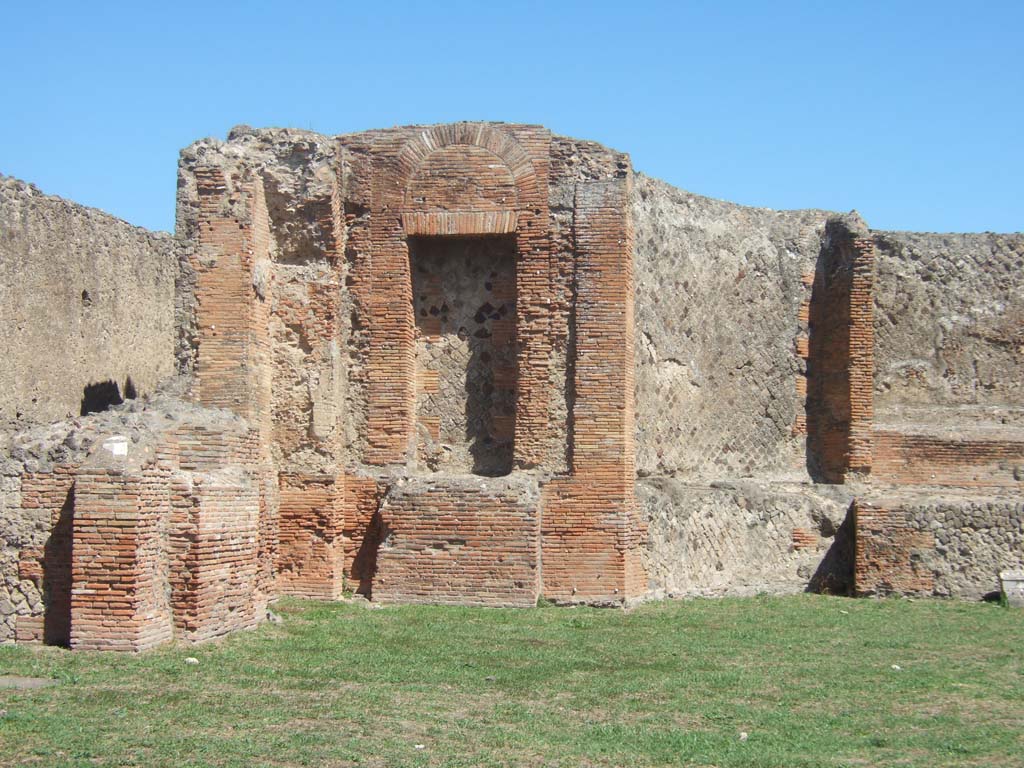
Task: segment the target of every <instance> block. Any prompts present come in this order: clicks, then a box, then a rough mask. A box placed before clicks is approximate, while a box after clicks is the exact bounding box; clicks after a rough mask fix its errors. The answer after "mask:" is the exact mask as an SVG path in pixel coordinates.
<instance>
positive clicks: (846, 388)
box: [798, 219, 874, 483]
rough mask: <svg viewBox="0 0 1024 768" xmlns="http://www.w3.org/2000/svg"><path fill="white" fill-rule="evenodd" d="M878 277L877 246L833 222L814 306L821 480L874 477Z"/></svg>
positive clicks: (815, 441)
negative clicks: (874, 295) (875, 282)
mask: <svg viewBox="0 0 1024 768" xmlns="http://www.w3.org/2000/svg"><path fill="white" fill-rule="evenodd" d="M873 274H874V243H873V241H872V240H871V239H870V238H869V237H866V236H863V233H859V232H858V231H857V230H856V229H855V228H851V225H850V224H848V223H847V222H846V221H844V220H842V219H832V220H830V221H829V223H828V226H827V227H826V239H825V244H824V245H823V248H822V254H821V257H820V258H819V260H818V266H817V271H816V275H815V281H814V286H813V288H812V293H811V300H810V307H809V334H810V338H809V342H808V361H807V371H808V381H807V408H806V429H807V435H808V440H807V451H808V463H809V466H810V468H811V473H812V476H813V477H814V478H815V479H816V480H819V481H824V482H829V483H841V482H844V480H845V479H846V478H847V475H848V474H851V473H852V474H866V473H868V472H870V471H871V449H872V438H871V424H872V421H873V418H874V415H873V405H872V403H873V392H874V383H873V379H872V377H873V373H874V363H873V351H872V350H873V344H874V329H873V324H872V323H873V319H872V312H873V300H872V291H873ZM798 348H799V346H798Z"/></svg>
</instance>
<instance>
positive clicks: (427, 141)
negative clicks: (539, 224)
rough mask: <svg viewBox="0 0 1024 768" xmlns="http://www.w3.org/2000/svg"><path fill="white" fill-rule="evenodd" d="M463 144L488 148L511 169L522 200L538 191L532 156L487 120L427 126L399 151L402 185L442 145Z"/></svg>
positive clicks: (398, 166)
mask: <svg viewBox="0 0 1024 768" xmlns="http://www.w3.org/2000/svg"><path fill="white" fill-rule="evenodd" d="M454 144H462V145H466V146H472V147H480V148H482V149H486V150H487V151H488V152H490V153H491V154H492V155H495V156H496V157H497V158H499V159H500V160H501V161H502V162H503V163H504V164H505V165H506V166H507V167H508V169H509V172H510V173H511V174H512V178H513V180H514V181H515V185H516V189H517V190H518V192H519V199H520V200H528V199H531V198H532V197H533V196H534V195H535V194H536V192H537V173H536V170H535V169H534V167H533V162H532V161H531V160H530V156H529V155H528V154H527V153H526V151H525V150H524V149H523V148H522V146H520V144H519V142H517V141H516V140H515V139H514V138H512V136H510V135H509V134H507V133H506V132H505V131H502V130H500V129H498V128H495V127H494V126H491V125H487V124H485V123H449V124H447V125H434V126H431V127H429V128H424V129H423V130H422V131H420V132H419V133H418V134H417V135H416V136H415V137H414V138H412V139H410V140H409V141H408V142H407V143H406V144H405V146H403V147H402V150H401V151H400V152H399V154H398V163H397V171H398V177H399V180H400V182H401V186H402V189H404V188H405V186H406V185H407V184H408V183H409V180H410V179H411V178H412V177H413V174H415V173H416V171H417V169H418V168H419V167H420V166H421V164H422V163H423V161H424V160H426V159H427V157H428V156H430V155H431V154H433V153H434V152H436V151H437V150H439V149H444V148H445V147H449V146H452V145H454Z"/></svg>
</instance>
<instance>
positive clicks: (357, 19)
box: [0, 0, 1024, 231]
mask: <svg viewBox="0 0 1024 768" xmlns="http://www.w3.org/2000/svg"><path fill="white" fill-rule="evenodd" d="M0 19H2V24H0V35H2V38H0V39H2V40H3V46H2V48H0V50H2V52H3V61H4V65H3V70H4V74H3V77H2V78H0V104H2V105H3V119H0V172H2V173H4V174H7V175H13V176H17V177H20V178H22V179H25V180H27V181H31V182H33V183H35V184H36V185H38V186H39V187H40V188H42V189H43V191H45V192H48V193H51V194H58V195H62V196H65V197H69V198H71V199H73V200H76V201H78V202H81V203H85V204H87V205H93V206H96V207H98V208H102V209H104V210H106V211H109V212H111V213H113V214H115V215H117V216H120V217H121V218H124V219H126V220H128V221H130V222H132V223H133V224H138V225H140V226H145V227H149V228H153V229H167V230H169V229H172V228H173V226H174V195H175V167H176V163H177V154H178V150H179V149H180V148H181V147H183V146H186V145H187V144H189V143H191V142H192V141H194V140H196V139H198V138H201V137H204V136H219V137H222V138H223V137H224V136H225V134H226V133H227V131H228V129H229V128H230V127H231V126H232V125H235V124H238V123H248V124H250V125H255V126H271V125H273V126H278V125H280V126H293V127H299V128H310V129H313V130H317V131H322V132H324V133H348V132H352V131H359V130H364V129H368V128H380V127H387V126H392V125H404V124H409V123H433V122H446V121H453V120H505V121H510V122H530V123H542V124H544V125H547V126H548V127H550V128H551V129H552V130H554V131H556V132H557V133H562V134H566V135H570V136H576V137H580V138H585V139H594V140H596V141H600V142H602V143H604V144H607V145H609V146H612V147H615V148H616V149H621V150H624V151H627V152H629V153H630V154H631V155H632V158H633V164H634V166H635V167H636V168H637V169H638V170H641V171H643V172H645V173H648V174H650V175H652V176H657V177H659V178H662V179H665V180H666V181H669V182H671V183H673V184H675V185H677V186H680V187H682V188H684V189H687V190H690V191H692V192H697V193H700V194H704V195H709V196H712V197H718V198H723V199H727V200H732V201H735V202H739V203H744V204H748V205H759V206H768V207H771V208H803V207H814V208H828V209H835V210H840V211H846V210H850V209H852V208H856V209H857V210H859V211H860V212H861V214H862V215H863V216H864V217H865V218H866V219H867V221H868V222H869V224H870V225H871V226H873V227H875V228H878V229H915V230H927V231H984V230H992V231H1020V230H1022V229H1024V192H1022V189H1021V186H1022V181H1024V42H1022V38H1021V30H1022V29H1024V3H1022V2H1020V1H1019V0H1017V1H1016V2H997V1H990V2H978V3H964V2H956V3H952V2H942V1H939V2H936V1H935V0H932V1H931V2H899V1H898V0H890V1H889V2H827V1H826V2H823V1H820V0H819V2H805V3H799V2H784V1H783V0H779V1H777V2H764V3H754V2H719V3H713V2H665V3H656V2H651V3H643V2H633V3H627V2H615V3H611V2H608V3H606V2H589V3H584V2H548V3H541V2H536V3H534V2H503V3H493V2H492V3H488V2H485V1H484V0H477V2H444V0H434V2H423V3H413V2H394V3H389V2H382V1H381V0H376V1H366V0H364V1H363V2H320V1H318V0H304V1H303V2H301V3H284V2H280V3H261V2H247V3H241V2H238V3H229V2H223V3H218V2H215V0H210V2H208V3H193V2H161V3H145V2H142V3H139V2H135V3H112V2H111V3H103V2H93V3H82V2H75V3H70V2H67V3H66V2H47V3H38V2H37V3H15V2H13V1H12V2H7V3H5V6H4V8H3V12H2V14H0Z"/></svg>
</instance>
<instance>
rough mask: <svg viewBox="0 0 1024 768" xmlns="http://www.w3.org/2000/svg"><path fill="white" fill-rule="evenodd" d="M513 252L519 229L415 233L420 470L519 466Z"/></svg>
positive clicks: (493, 471)
mask: <svg viewBox="0 0 1024 768" xmlns="http://www.w3.org/2000/svg"><path fill="white" fill-rule="evenodd" d="M515 257H516V243H515V237H514V236H511V235H508V236H486V237H413V238H410V239H409V268H410V269H409V271H410V275H411V278H412V302H413V313H414V316H415V318H416V331H415V334H416V453H417V463H418V465H419V468H420V469H421V470H427V471H432V472H450V473H473V474H478V475H489V476H497V475H506V474H508V473H509V472H510V471H511V469H512V454H513V442H514V441H513V438H514V434H515V410H516V343H515V340H516V267H515Z"/></svg>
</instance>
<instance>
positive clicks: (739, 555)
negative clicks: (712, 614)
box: [637, 477, 853, 597]
mask: <svg viewBox="0 0 1024 768" xmlns="http://www.w3.org/2000/svg"><path fill="white" fill-rule="evenodd" d="M637 497H638V499H639V502H640V509H641V511H642V513H643V517H644V520H645V522H646V524H647V529H648V547H647V549H646V551H645V553H644V554H645V563H644V565H645V567H646V569H647V575H648V579H649V583H650V587H651V589H652V590H653V591H654V594H655V595H656V596H659V597H660V596H669V597H693V596H705V597H708V596H719V595H755V594H758V593H768V594H788V593H793V592H802V591H804V590H805V589H808V588H811V589H815V590H823V591H828V592H832V593H845V592H846V591H847V590H848V589H849V586H850V582H851V579H852V574H853V571H852V568H853V559H852V558H853V541H852V538H851V531H850V530H849V525H848V524H847V523H846V520H847V516H848V511H849V508H850V503H851V501H852V497H853V495H852V493H851V492H849V491H847V490H846V489H845V488H843V487H842V486H808V485H801V484H797V483H791V484H767V483H758V482H753V481H731V482H716V483H713V484H711V485H690V484H686V483H682V482H680V481H678V480H676V479H674V478H664V477H663V478H644V479H641V480H640V481H639V482H638V483H637Z"/></svg>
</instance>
